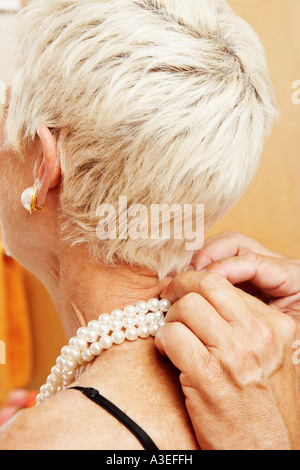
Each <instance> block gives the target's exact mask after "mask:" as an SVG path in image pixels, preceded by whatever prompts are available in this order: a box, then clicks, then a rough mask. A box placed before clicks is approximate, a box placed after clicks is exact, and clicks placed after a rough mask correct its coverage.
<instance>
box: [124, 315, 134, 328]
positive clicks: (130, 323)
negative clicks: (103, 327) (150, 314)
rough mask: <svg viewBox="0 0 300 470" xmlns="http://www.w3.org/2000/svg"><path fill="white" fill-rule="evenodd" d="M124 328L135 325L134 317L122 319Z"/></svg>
mask: <svg viewBox="0 0 300 470" xmlns="http://www.w3.org/2000/svg"><path fill="white" fill-rule="evenodd" d="M122 324H123V327H124V328H133V327H134V325H135V319H134V318H131V317H125V318H123V321H122Z"/></svg>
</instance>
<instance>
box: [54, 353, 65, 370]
mask: <svg viewBox="0 0 300 470" xmlns="http://www.w3.org/2000/svg"><path fill="white" fill-rule="evenodd" d="M63 363H64V358H63V357H62V356H58V358H57V359H56V365H57V366H58V367H60V368H61V369H62V367H63Z"/></svg>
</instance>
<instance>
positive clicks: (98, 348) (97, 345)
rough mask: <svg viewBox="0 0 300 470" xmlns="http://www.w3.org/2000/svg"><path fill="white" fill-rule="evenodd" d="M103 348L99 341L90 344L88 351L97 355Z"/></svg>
mask: <svg viewBox="0 0 300 470" xmlns="http://www.w3.org/2000/svg"><path fill="white" fill-rule="evenodd" d="M102 350H103V348H102V346H101V345H100V343H99V342H95V343H92V344H91V346H90V351H91V353H92V354H94V356H99V354H100V353H101V352H102Z"/></svg>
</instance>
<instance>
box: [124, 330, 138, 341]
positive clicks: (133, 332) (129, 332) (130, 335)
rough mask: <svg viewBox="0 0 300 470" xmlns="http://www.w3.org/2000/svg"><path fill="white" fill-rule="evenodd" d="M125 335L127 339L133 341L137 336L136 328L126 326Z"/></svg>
mask: <svg viewBox="0 0 300 470" xmlns="http://www.w3.org/2000/svg"><path fill="white" fill-rule="evenodd" d="M125 336H126V339H128V341H135V340H136V339H137V338H138V336H139V335H138V330H137V329H136V328H134V327H131V328H127V330H126V331H125Z"/></svg>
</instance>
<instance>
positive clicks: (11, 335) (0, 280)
mask: <svg viewBox="0 0 300 470" xmlns="http://www.w3.org/2000/svg"><path fill="white" fill-rule="evenodd" d="M0 341H2V343H1V344H0V353H1V351H2V356H3V342H4V343H5V346H6V357H5V364H1V356H0V404H1V403H3V402H4V400H5V399H6V398H7V396H8V394H9V393H10V391H11V390H14V389H15V388H21V387H26V385H27V384H28V382H29V380H30V377H31V366H32V343H31V332H30V322H29V313H28V308H27V302H26V293H25V288H24V283H23V273H22V268H21V267H20V265H19V264H18V263H17V262H16V261H15V260H14V259H13V258H11V257H9V256H7V255H6V254H5V251H4V248H3V246H2V245H1V244H0ZM1 346H2V348H1ZM2 359H3V357H2ZM2 362H3V361H2Z"/></svg>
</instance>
